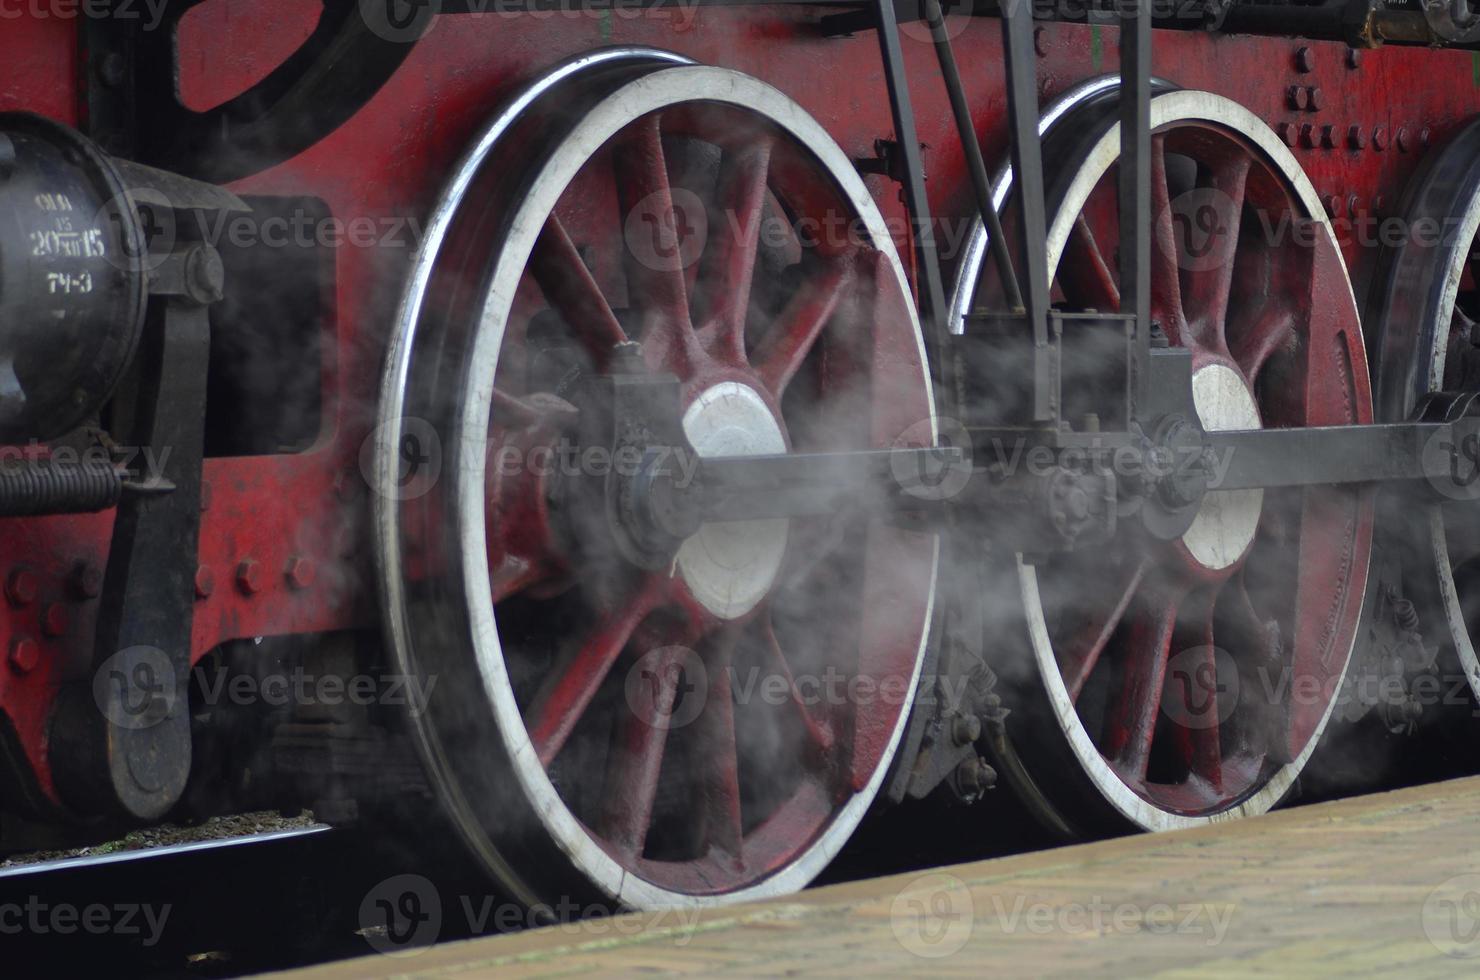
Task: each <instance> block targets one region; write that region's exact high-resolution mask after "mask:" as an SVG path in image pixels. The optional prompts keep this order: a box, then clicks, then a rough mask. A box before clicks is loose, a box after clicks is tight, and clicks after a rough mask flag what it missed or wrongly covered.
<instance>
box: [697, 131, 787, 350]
mask: <svg viewBox="0 0 1480 980" xmlns="http://www.w3.org/2000/svg"><path fill="white" fill-rule="evenodd" d="M770 162H771V144H770V141H769V140H762V141H761V142H759V143H756V144H754V145H751V146H746V147H745V148H743V149H737V150H727V151H726V152H725V156H724V160H723V162H722V163H721V166H720V173H719V182H718V193H717V199H718V204H719V209H718V212H719V213H718V218H719V222H718V224H719V225H720V227H718V228H715V227H713V226H711V228H710V234H709V239H708V242H707V243H706V245H705V250H704V266H703V268H702V269H701V270H700V281H701V282H702V283H703V286H702V287H701V288H700V291H699V295H698V296H697V297H696V298H695V307H696V309H695V317H694V322H695V323H696V325H698V327H699V336H700V339H701V340H702V341H703V342H704V343H705V347H706V348H707V349H708V350H709V351H710V353H711V354H713V355H714V356H715V357H717V358H720V359H721V360H724V361H726V362H728V363H730V364H732V365H743V364H744V363H745V314H746V311H747V310H748V309H749V308H750V283H751V277H752V276H753V274H754V272H755V261H756V246H757V244H758V243H759V240H760V230H761V217H762V215H763V214H764V213H765V204H766V177H767V175H768V174H769V172H770Z"/></svg>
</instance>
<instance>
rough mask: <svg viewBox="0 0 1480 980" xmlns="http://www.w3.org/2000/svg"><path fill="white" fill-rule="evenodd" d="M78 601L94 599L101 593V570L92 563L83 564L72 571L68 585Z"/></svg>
mask: <svg viewBox="0 0 1480 980" xmlns="http://www.w3.org/2000/svg"><path fill="white" fill-rule="evenodd" d="M69 584H70V585H71V586H72V592H73V593H74V594H75V595H76V596H77V597H78V598H79V599H96V598H97V597H98V596H99V595H101V594H102V592H103V570H102V569H101V568H99V567H98V566H96V565H94V564H93V563H92V562H90V561H89V562H83V563H81V564H80V565H78V566H77V567H76V568H74V569H73V570H72V578H71V581H70V583H69Z"/></svg>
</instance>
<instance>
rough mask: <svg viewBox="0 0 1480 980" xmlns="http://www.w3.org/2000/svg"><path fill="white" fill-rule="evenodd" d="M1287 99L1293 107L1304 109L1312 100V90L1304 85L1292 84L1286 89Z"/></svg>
mask: <svg viewBox="0 0 1480 980" xmlns="http://www.w3.org/2000/svg"><path fill="white" fill-rule="evenodd" d="M1285 101H1286V103H1287V104H1288V105H1289V106H1290V108H1291V109H1297V110H1298V109H1304V108H1305V107H1306V105H1307V104H1308V103H1309V101H1310V91H1309V90H1308V89H1306V87H1305V86H1304V85H1291V86H1290V87H1289V88H1287V89H1285Z"/></svg>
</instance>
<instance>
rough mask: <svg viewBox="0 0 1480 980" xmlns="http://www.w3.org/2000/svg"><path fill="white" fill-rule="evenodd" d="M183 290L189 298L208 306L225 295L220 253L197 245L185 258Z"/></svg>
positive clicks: (224, 269)
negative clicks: (186, 291)
mask: <svg viewBox="0 0 1480 980" xmlns="http://www.w3.org/2000/svg"><path fill="white" fill-rule="evenodd" d="M185 288H186V289H187V290H188V291H189V292H190V298H191V299H193V300H195V301H196V302H197V303H200V304H202V305H207V306H208V305H210V304H211V303H215V302H217V301H219V300H220V299H221V297H222V296H224V295H225V294H226V265H225V264H224V263H223V262H222V261H221V253H220V252H218V251H216V250H215V249H214V248H211V247H210V246H209V245H197V246H195V247H194V248H192V249H191V250H190V252H189V254H188V255H186V256H185Z"/></svg>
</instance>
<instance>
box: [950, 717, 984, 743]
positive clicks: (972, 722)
mask: <svg viewBox="0 0 1480 980" xmlns="http://www.w3.org/2000/svg"><path fill="white" fill-rule="evenodd" d="M981 737H982V720H981V719H980V718H978V717H977V716H976V715H957V716H956V717H955V719H954V720H953V721H952V722H951V738H952V739H954V740H955V742H956V744H957V745H970V744H971V743H972V742H975V741H976V740H977V739H979V738H981Z"/></svg>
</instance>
